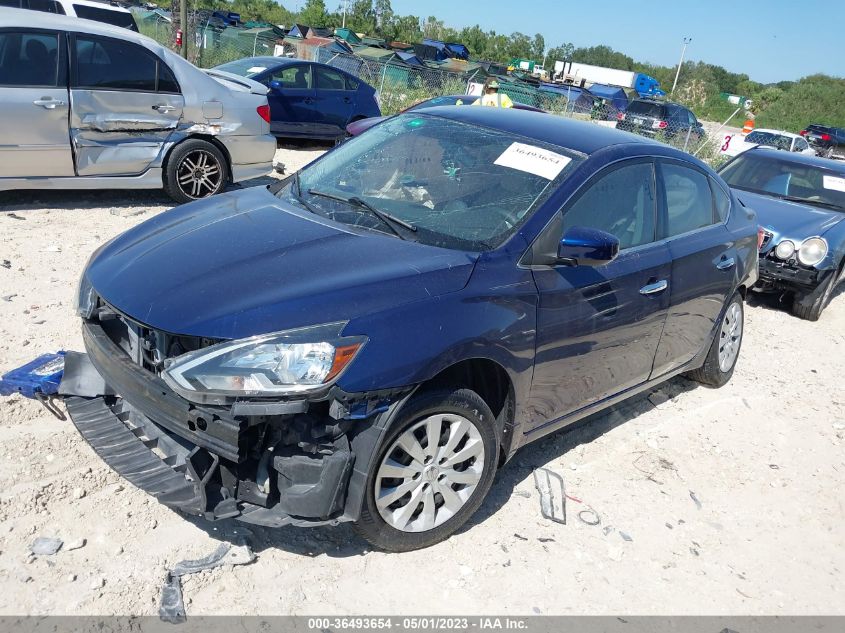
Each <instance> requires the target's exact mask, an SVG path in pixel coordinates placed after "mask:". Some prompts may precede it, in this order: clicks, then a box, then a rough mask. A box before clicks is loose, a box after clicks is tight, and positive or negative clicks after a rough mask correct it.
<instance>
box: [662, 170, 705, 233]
mask: <svg viewBox="0 0 845 633" xmlns="http://www.w3.org/2000/svg"><path fill="white" fill-rule="evenodd" d="M661 170H662V172H663V184H664V187H665V190H666V215H667V218H666V220H667V225H666V229H667V237H672V236H674V235H681V234H682V233H687V232H688V231H694V230H695V229H700V228H702V227H705V226H710V225H711V224H714V220H713V197H712V194H711V193H710V185H709V184H708V182H707V180H708V179H707V176H705V175H704V174H702V173H701V172H698V171H696V170H694V169H690V168H689V167H682V166H681V165H673V164H666V163H664V164H663V165H662V168H661Z"/></svg>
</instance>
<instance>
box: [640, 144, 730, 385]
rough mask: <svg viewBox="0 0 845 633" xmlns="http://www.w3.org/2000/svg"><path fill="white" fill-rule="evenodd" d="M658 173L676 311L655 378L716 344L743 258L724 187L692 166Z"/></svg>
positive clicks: (666, 167) (665, 167) (670, 166)
mask: <svg viewBox="0 0 845 633" xmlns="http://www.w3.org/2000/svg"><path fill="white" fill-rule="evenodd" d="M658 169H659V170H660V171H661V172H662V179H661V180H662V182H663V185H664V200H663V204H662V207H663V208H664V209H665V213H664V214H663V215H662V219H663V221H662V222H661V224H662V225H663V227H662V228H661V234H662V236H663V237H666V238H668V239H667V244H668V246H669V250H670V252H671V253H672V262H673V263H672V279H671V282H670V306H671V307H670V308H669V314H668V316H667V317H666V327H665V328H664V330H663V336H662V338H661V339H660V346H659V347H658V350H657V354H656V357H655V359H654V371H653V373H652V377H653V378H656V377H658V376H661V375H663V374H665V373H667V372H669V371H671V370H673V369H676V368H678V367H680V366H681V365H684V364H686V363H687V362H689V361H690V360H692V358H693V357H694V356H695V355H696V354H698V353H699V352H700V351H703V350H704V349H705V348H706V346H708V345H710V342H711V340H712V337H713V334H714V328H715V327H716V320H717V319H718V318H719V315H720V314H721V312H722V308H723V307H724V306H725V303H726V301H727V299H728V293H729V292H730V291H731V289H732V288H733V287H734V285H735V275H736V260H737V257H738V256H737V251H736V244H735V242H734V240H733V238H732V237H731V235H730V232H729V231H728V229H727V227H726V226H725V222H724V221H725V219H726V217H727V208H728V207H729V206H730V200H729V199H727V200H726V198H727V194H726V193H725V192H724V191H723V190H722V189H721V186H720V185H719V184H718V183H716V182H711V180H710V178H708V176H707V175H705V173H704V172H701V171H698V170H697V169H693V168H691V167H689V166H688V165H687V164H681V163H674V162H671V161H667V160H663V161H661V162H660V164H659V165H658ZM711 185H712V189H711ZM713 193H715V194H716V195H717V197H718V199H717V201H716V202H718V204H714V198H713ZM726 205H727V206H726Z"/></svg>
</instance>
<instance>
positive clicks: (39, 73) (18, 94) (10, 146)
mask: <svg viewBox="0 0 845 633" xmlns="http://www.w3.org/2000/svg"><path fill="white" fill-rule="evenodd" d="M64 51H65V46H64V36H63V35H62V34H61V33H56V32H50V31H43V30H37V29H17V28H16V29H3V30H0V113H2V116H0V178H4V177H10V178H16V177H23V178H25V177H51V176H73V157H72V155H71V150H70V141H69V139H68V91H67V71H66V68H67V63H66V55H65V54H64Z"/></svg>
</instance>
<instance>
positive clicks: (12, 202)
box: [0, 189, 176, 212]
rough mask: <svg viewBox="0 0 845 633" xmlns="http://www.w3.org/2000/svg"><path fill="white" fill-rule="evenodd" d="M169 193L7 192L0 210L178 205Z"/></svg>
mask: <svg viewBox="0 0 845 633" xmlns="http://www.w3.org/2000/svg"><path fill="white" fill-rule="evenodd" d="M175 204H176V203H175V202H174V201H173V200H171V199H170V198H169V197H168V196H167V194H165V193H164V192H163V191H160V190H155V189H153V190H138V191H131V190H117V189H115V190H92V191H87V190H86V191H76V190H69V189H55V190H50V191H46V190H26V191H4V192H3V193H2V194H0V212H3V211H16V212H20V211H24V212H25V211H33V210H40V209H49V210H51V211H76V210H79V211H84V210H86V209H90V208H92V207H112V208H117V209H125V208H129V207H138V206H143V205H150V206H156V207H161V206H175Z"/></svg>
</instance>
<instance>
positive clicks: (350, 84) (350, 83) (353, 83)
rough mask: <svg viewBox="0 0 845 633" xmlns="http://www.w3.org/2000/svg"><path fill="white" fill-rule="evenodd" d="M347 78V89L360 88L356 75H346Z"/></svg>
mask: <svg viewBox="0 0 845 633" xmlns="http://www.w3.org/2000/svg"><path fill="white" fill-rule="evenodd" d="M345 79H346V89H347V90H358V85H359V83H360V82H359V81H358V80H357V79H355V77H351V76H349V75H346V76H345Z"/></svg>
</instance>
